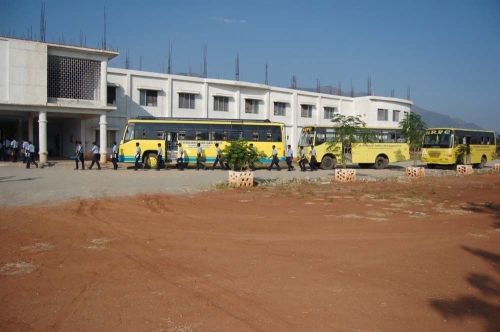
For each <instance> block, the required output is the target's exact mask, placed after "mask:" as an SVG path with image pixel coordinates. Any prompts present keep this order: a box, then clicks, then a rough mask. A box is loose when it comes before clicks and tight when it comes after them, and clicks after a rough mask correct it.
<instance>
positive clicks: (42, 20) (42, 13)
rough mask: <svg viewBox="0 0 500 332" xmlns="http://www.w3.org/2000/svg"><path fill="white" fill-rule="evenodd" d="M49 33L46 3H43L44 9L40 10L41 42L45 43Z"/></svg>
mask: <svg viewBox="0 0 500 332" xmlns="http://www.w3.org/2000/svg"><path fill="white" fill-rule="evenodd" d="M46 32H47V22H46V21H45V2H43V1H42V9H41V10H40V41H41V42H45V34H46Z"/></svg>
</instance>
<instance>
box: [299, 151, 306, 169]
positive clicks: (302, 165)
mask: <svg viewBox="0 0 500 332" xmlns="http://www.w3.org/2000/svg"><path fill="white" fill-rule="evenodd" d="M306 162H307V157H306V152H305V151H304V147H303V146H300V150H299V167H300V170H301V172H305V171H306Z"/></svg>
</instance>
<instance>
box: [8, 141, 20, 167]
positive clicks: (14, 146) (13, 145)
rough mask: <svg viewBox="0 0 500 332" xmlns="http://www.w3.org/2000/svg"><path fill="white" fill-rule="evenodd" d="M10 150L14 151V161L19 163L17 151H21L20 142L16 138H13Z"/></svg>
mask: <svg viewBox="0 0 500 332" xmlns="http://www.w3.org/2000/svg"><path fill="white" fill-rule="evenodd" d="M10 150H11V153H12V162H13V163H17V153H18V151H19V144H18V143H17V141H16V139H15V138H13V139H12V141H11V142H10Z"/></svg>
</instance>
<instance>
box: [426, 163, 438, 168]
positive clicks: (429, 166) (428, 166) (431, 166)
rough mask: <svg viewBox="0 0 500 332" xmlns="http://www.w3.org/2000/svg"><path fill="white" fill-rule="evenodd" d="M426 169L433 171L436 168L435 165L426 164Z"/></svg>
mask: <svg viewBox="0 0 500 332" xmlns="http://www.w3.org/2000/svg"><path fill="white" fill-rule="evenodd" d="M427 168H428V169H434V168H436V164H427Z"/></svg>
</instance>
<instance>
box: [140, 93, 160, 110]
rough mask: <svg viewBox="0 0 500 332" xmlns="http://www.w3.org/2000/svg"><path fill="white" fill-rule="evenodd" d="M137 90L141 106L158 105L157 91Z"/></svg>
mask: <svg viewBox="0 0 500 332" xmlns="http://www.w3.org/2000/svg"><path fill="white" fill-rule="evenodd" d="M139 92H140V94H141V95H140V99H139V104H140V105H141V106H158V91H156V90H145V89H141V90H139Z"/></svg>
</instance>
